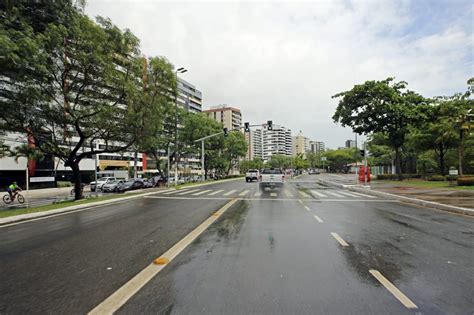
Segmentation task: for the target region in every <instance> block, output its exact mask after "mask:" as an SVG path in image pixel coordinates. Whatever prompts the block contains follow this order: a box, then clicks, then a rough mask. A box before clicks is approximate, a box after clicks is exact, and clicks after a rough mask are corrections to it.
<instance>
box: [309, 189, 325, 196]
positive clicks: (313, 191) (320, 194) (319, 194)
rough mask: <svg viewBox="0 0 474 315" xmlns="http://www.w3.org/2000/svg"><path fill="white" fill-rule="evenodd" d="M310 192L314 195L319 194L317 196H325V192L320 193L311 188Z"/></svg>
mask: <svg viewBox="0 0 474 315" xmlns="http://www.w3.org/2000/svg"><path fill="white" fill-rule="evenodd" d="M311 192H312V193H313V194H315V195H316V196H319V197H327V196H326V195H325V194H322V193H320V192H318V191H316V190H311Z"/></svg>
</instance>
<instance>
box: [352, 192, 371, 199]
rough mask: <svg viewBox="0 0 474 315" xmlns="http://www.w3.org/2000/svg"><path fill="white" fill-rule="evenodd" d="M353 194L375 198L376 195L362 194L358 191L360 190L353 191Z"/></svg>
mask: <svg viewBox="0 0 474 315" xmlns="http://www.w3.org/2000/svg"><path fill="white" fill-rule="evenodd" d="M352 194H354V195H357V196H362V197H366V198H375V197H374V196H370V195H366V194H361V193H358V192H355V191H353V192H352Z"/></svg>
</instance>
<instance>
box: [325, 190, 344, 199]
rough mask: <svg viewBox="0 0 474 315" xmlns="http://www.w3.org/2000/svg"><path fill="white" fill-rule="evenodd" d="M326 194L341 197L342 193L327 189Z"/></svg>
mask: <svg viewBox="0 0 474 315" xmlns="http://www.w3.org/2000/svg"><path fill="white" fill-rule="evenodd" d="M327 193H328V194H330V195H333V196H334V197H341V198H343V197H344V196H343V195H339V194H338V193H335V192H332V191H327Z"/></svg>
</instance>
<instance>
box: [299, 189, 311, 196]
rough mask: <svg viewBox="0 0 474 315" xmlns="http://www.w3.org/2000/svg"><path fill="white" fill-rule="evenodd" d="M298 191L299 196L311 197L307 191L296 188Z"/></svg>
mask: <svg viewBox="0 0 474 315" xmlns="http://www.w3.org/2000/svg"><path fill="white" fill-rule="evenodd" d="M298 192H299V193H300V195H301V197H304V198H311V196H310V195H308V194H307V193H305V192H304V191H301V190H298Z"/></svg>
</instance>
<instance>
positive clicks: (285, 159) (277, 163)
mask: <svg viewBox="0 0 474 315" xmlns="http://www.w3.org/2000/svg"><path fill="white" fill-rule="evenodd" d="M291 165H292V157H290V156H287V155H283V154H274V155H272V156H271V158H270V160H269V161H267V163H266V165H265V166H266V167H270V168H271V167H273V168H290V167H291Z"/></svg>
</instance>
